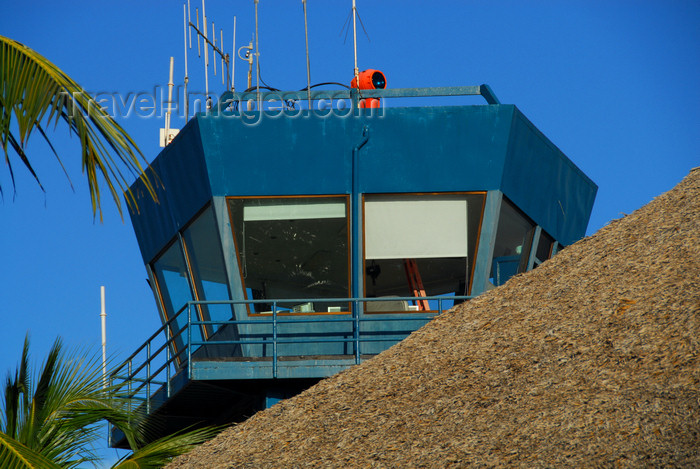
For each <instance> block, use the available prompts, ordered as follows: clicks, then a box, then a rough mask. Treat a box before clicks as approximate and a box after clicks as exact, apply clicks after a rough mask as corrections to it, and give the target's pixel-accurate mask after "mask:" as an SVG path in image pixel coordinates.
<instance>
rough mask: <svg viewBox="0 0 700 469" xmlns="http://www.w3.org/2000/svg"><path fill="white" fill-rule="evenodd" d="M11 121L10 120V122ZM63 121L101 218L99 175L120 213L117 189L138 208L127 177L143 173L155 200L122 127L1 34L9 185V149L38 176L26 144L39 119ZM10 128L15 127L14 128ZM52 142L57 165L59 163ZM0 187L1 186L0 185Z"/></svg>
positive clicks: (1, 122) (0, 115)
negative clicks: (74, 141) (77, 147)
mask: <svg viewBox="0 0 700 469" xmlns="http://www.w3.org/2000/svg"><path fill="white" fill-rule="evenodd" d="M13 122H14V123H13ZM42 122H47V123H51V122H53V123H54V124H55V125H58V124H59V123H60V122H63V123H64V124H66V125H67V126H68V130H69V132H71V133H75V134H76V135H77V136H78V139H79V141H80V145H81V148H82V150H81V164H82V171H83V173H84V174H85V175H86V177H87V182H88V188H89V190H90V197H91V202H92V209H93V214H95V215H96V214H97V212H98V211H99V213H100V220H101V219H102V209H101V201H102V195H101V192H100V185H99V179H100V178H102V179H103V180H104V184H106V186H107V189H108V191H109V193H110V194H111V195H112V198H113V199H114V201H115V203H116V205H117V208H118V209H119V213H120V214H122V205H121V195H122V193H123V194H124V196H125V198H126V201H127V204H128V205H129V206H130V207H132V208H133V209H135V210H138V205H137V201H136V197H135V196H134V194H132V193H131V190H130V189H129V180H128V177H139V178H142V180H143V182H144V186H145V187H146V189H147V190H148V192H149V194H150V195H151V197H153V199H154V200H156V193H155V190H154V187H153V184H152V182H151V180H150V179H149V177H148V176H147V175H146V174H145V172H144V170H143V167H144V166H143V165H142V163H146V160H145V158H144V157H143V154H142V153H141V151H140V150H139V149H138V147H137V146H136V144H135V143H134V141H133V140H132V139H131V137H130V136H129V135H128V134H127V133H126V131H125V130H124V129H123V128H122V127H121V126H120V125H119V124H118V123H117V122H115V121H114V119H112V117H111V116H109V114H107V113H106V112H105V110H104V109H102V107H101V106H100V105H99V103H97V101H95V100H94V99H93V98H92V97H91V96H90V95H89V94H88V93H86V92H85V91H84V90H83V89H82V88H81V87H80V86H79V85H78V84H77V83H76V82H75V81H73V80H72V79H71V78H70V77H69V76H68V75H66V74H65V73H64V72H63V71H61V70H60V69H59V68H58V67H56V66H55V65H54V64H53V63H52V62H50V61H49V60H47V59H46V58H45V57H43V56H41V55H40V54H38V53H37V52H35V51H33V50H32V49H30V48H28V47H26V46H24V45H22V44H21V43H19V42H17V41H14V40H12V39H9V38H6V37H4V36H0V144H1V145H2V149H3V151H4V153H5V163H6V165H7V166H8V169H9V171H10V174H11V178H12V184H13V186H14V173H13V169H12V163H11V159H10V158H9V154H8V152H9V149H10V148H12V150H13V151H14V152H15V153H16V154H17V156H18V157H19V159H20V161H22V163H23V164H24V165H25V166H26V167H27V168H28V169H29V171H30V173H31V174H32V175H33V176H34V178H35V179H36V181H37V182H39V178H38V176H37V174H36V172H35V171H34V168H33V166H32V164H31V162H30V159H29V157H28V155H27V154H26V145H27V141H28V140H29V137H30V136H31V134H32V133H33V131H34V130H39V131H40V133H41V134H42V136H43V137H44V138H45V139H46V140H48V138H47V137H46V134H45V133H44V131H43V130H42V126H41V123H42ZM13 128H16V129H17V131H16V132H15V133H13V130H12V129H13ZM50 146H51V149H52V151H53V152H54V155H55V156H56V158H57V159H58V161H59V163H61V166H63V163H62V161H61V159H60V157H59V156H58V154H57V153H56V152H55V150H54V149H53V146H52V145H50ZM1 189H2V188H0V190H1Z"/></svg>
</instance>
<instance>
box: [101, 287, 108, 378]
mask: <svg viewBox="0 0 700 469" xmlns="http://www.w3.org/2000/svg"><path fill="white" fill-rule="evenodd" d="M100 305H101V309H100V320H101V322H102V388H103V389H104V388H106V387H107V309H106V307H105V287H104V285H103V286H101V287H100Z"/></svg>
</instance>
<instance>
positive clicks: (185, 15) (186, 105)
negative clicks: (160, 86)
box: [182, 0, 192, 122]
mask: <svg viewBox="0 0 700 469" xmlns="http://www.w3.org/2000/svg"><path fill="white" fill-rule="evenodd" d="M189 4H190V0H187V6H185V4H184V3H183V4H182V8H187V9H188V10H187V11H183V12H182V16H183V20H184V22H185V36H184V40H185V90H184V92H185V122H187V120H188V119H189V118H190V106H189V104H190V103H189V96H188V95H187V83H189V81H190V78H189V76H188V75H187V31H188V30H189V31H190V48H192V30H190V28H188V27H187V23H188V21H187V19H188V18H187V17H188V16H189Z"/></svg>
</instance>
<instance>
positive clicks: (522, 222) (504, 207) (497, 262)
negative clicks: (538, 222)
mask: <svg viewBox="0 0 700 469" xmlns="http://www.w3.org/2000/svg"><path fill="white" fill-rule="evenodd" d="M534 230H535V224H534V223H533V222H532V221H530V219H528V218H527V217H526V216H525V215H524V214H523V213H522V212H520V210H518V209H517V208H516V207H515V205H513V204H512V203H511V202H510V201H508V200H507V199H505V198H504V199H503V202H502V204H501V213H500V215H499V217H498V228H497V230H496V243H495V245H494V248H493V263H492V268H491V278H490V281H491V283H493V284H494V285H495V286H499V285H503V284H504V283H505V282H506V281H507V280H508V279H509V278H511V277H512V276H513V275H515V274H517V273H518V272H521V271H524V270H525V268H526V267H527V260H528V259H527V256H528V254H529V250H530V248H529V246H531V241H532V236H533V234H534ZM523 262H524V263H525V268H523V266H522V264H523Z"/></svg>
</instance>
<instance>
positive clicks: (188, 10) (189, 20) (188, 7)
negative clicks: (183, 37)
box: [187, 0, 192, 49]
mask: <svg viewBox="0 0 700 469" xmlns="http://www.w3.org/2000/svg"><path fill="white" fill-rule="evenodd" d="M191 22H192V17H191V16H190V0H187V23H188V24H189V23H191ZM188 30H189V32H190V49H192V30H191V29H189V28H188Z"/></svg>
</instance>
